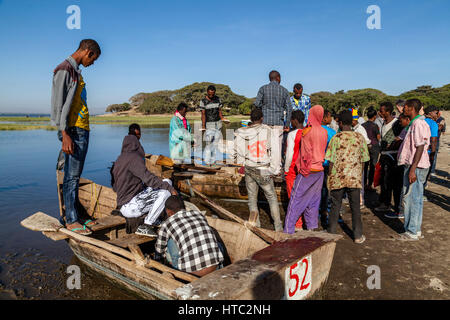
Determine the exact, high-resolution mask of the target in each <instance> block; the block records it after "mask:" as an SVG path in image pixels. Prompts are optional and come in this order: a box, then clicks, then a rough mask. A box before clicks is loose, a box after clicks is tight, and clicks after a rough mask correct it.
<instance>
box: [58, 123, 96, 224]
mask: <svg viewBox="0 0 450 320" xmlns="http://www.w3.org/2000/svg"><path fill="white" fill-rule="evenodd" d="M67 132H68V134H69V136H70V137H71V138H72V141H73V144H74V150H73V154H70V155H68V154H64V181H63V190H62V192H63V200H64V205H65V208H66V210H65V215H66V224H72V223H75V222H77V221H78V213H77V209H76V206H77V203H78V187H79V182H80V177H81V173H82V172H83V166H84V161H85V159H86V154H87V150H88V145H89V131H87V130H84V129H81V128H78V127H70V128H69V129H68V130H67ZM58 138H59V140H61V141H62V134H61V132H60V131H58Z"/></svg>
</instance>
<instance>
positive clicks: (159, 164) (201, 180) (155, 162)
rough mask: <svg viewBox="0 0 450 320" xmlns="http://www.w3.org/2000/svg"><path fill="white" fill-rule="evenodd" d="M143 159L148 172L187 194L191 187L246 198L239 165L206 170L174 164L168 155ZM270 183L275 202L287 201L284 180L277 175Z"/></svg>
mask: <svg viewBox="0 0 450 320" xmlns="http://www.w3.org/2000/svg"><path fill="white" fill-rule="evenodd" d="M145 159H146V160H145V161H146V166H147V169H148V170H149V171H151V172H152V173H154V174H156V175H158V176H160V177H164V178H169V179H172V181H174V183H175V185H176V186H177V187H178V188H179V190H180V191H182V192H184V193H186V194H190V188H191V187H195V189H197V190H198V191H200V192H202V193H203V194H205V195H207V196H211V197H217V198H230V199H242V200H247V199H248V193H247V188H246V187H245V176H244V175H243V174H240V173H239V166H236V165H231V166H229V165H227V164H223V165H219V166H218V169H209V168H208V167H205V166H200V165H176V164H174V163H173V161H172V160H171V159H170V158H167V157H165V156H162V155H151V154H146V156H145ZM185 170H188V172H186V171H185ZM274 183H275V191H276V192H277V196H278V201H280V202H288V201H289V199H288V196H287V191H286V184H285V182H284V181H283V180H282V179H281V178H280V179H275V180H274ZM260 192H261V195H260V196H261V197H262V198H264V196H263V192H262V191H261V190H260Z"/></svg>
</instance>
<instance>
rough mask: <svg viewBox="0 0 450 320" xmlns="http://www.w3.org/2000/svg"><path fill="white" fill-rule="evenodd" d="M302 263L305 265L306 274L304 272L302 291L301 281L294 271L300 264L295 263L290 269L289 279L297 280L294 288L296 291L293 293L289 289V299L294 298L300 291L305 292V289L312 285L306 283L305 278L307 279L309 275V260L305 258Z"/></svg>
mask: <svg viewBox="0 0 450 320" xmlns="http://www.w3.org/2000/svg"><path fill="white" fill-rule="evenodd" d="M301 263H302V265H303V264H305V272H304V274H303V279H302V283H301V284H300V289H299V288H298V285H299V282H300V279H299V277H298V275H297V273H295V272H294V273H293V271H294V269H295V268H297V266H298V263H294V264H293V265H292V266H291V267H290V268H289V278H290V279H292V280H295V287H294V290H293V291H291V288H289V291H288V294H289V297H293V296H294V295H295V293H296V292H297V290H300V291H301V290H305V289H307V288H308V287H309V285H310V283H309V282H308V283H305V278H306V275H307V274H308V259H306V258H304V259H303V260H302V262H301Z"/></svg>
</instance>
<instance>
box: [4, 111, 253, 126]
mask: <svg viewBox="0 0 450 320" xmlns="http://www.w3.org/2000/svg"><path fill="white" fill-rule="evenodd" d="M170 119H172V115H169V114H164V115H148V116H144V115H142V116H109V115H108V116H91V117H90V118H89V122H90V123H91V124H115V125H129V124H131V123H134V122H135V123H138V124H140V125H152V124H158V125H161V124H167V125H168V124H169V123H170ZM200 119H201V118H200V116H192V117H189V114H188V120H189V122H190V123H191V124H193V123H194V121H200ZM227 119H229V120H230V122H232V123H236V122H240V121H241V120H242V119H248V116H243V115H236V116H228V117H227ZM2 122H13V123H2ZM44 122H47V123H50V118H48V117H42V118H27V117H0V130H36V129H46V130H56V129H55V128H54V127H52V126H50V125H43V123H44Z"/></svg>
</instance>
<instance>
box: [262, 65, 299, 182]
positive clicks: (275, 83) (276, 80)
mask: <svg viewBox="0 0 450 320" xmlns="http://www.w3.org/2000/svg"><path fill="white" fill-rule="evenodd" d="M269 80H270V83H269V84H266V85H264V86H262V87H261V88H260V89H259V91H258V95H257V96H256V101H255V106H256V107H258V108H261V109H262V112H263V117H264V124H266V125H268V126H270V127H271V128H272V130H273V131H274V133H275V139H273V141H272V160H273V161H274V162H275V164H276V165H277V171H276V173H275V174H276V175H278V174H280V173H281V156H282V144H283V130H284V131H286V132H288V131H289V125H288V123H287V122H286V121H285V114H286V119H288V121H289V120H290V119H291V113H292V105H291V98H290V96H289V92H288V90H287V89H286V88H285V87H283V86H281V85H280V82H281V75H280V73H279V72H278V71H275V70H273V71H271V72H270V73H269Z"/></svg>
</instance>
